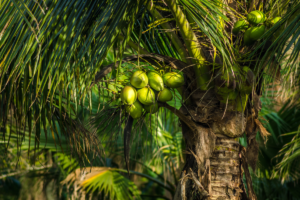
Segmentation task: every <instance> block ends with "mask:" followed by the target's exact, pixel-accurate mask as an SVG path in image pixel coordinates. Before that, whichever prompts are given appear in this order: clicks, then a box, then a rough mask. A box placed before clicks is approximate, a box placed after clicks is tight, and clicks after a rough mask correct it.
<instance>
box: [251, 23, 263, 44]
mask: <svg viewBox="0 0 300 200" xmlns="http://www.w3.org/2000/svg"><path fill="white" fill-rule="evenodd" d="M265 31H266V27H265V26H264V25H261V26H258V27H252V28H250V38H251V40H254V41H255V40H258V39H260V37H261V36H262V35H263V34H264V33H265Z"/></svg>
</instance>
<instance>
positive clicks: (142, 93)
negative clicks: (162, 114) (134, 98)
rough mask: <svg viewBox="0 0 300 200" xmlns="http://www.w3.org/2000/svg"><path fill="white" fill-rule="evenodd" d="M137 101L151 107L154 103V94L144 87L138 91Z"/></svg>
mask: <svg viewBox="0 0 300 200" xmlns="http://www.w3.org/2000/svg"><path fill="white" fill-rule="evenodd" d="M137 93H138V99H139V101H140V102H141V103H142V104H144V105H151V104H154V102H155V93H154V92H153V90H152V89H151V88H148V87H145V88H142V89H139V90H138V92H137Z"/></svg>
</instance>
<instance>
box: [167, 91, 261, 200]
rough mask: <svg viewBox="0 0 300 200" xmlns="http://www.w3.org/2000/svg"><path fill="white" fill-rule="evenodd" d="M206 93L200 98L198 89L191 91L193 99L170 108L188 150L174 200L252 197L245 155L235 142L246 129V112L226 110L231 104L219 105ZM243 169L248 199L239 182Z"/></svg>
mask: <svg viewBox="0 0 300 200" xmlns="http://www.w3.org/2000/svg"><path fill="white" fill-rule="evenodd" d="M206 95H207V96H206V98H204V97H203V95H201V93H200V92H199V93H197V94H194V95H192V98H193V100H194V101H193V102H191V103H190V104H189V105H184V106H183V107H182V108H181V109H180V110H174V109H173V113H175V114H176V115H177V116H178V117H179V118H180V120H181V123H182V133H183V136H184V138H185V142H186V151H187V152H188V153H187V155H186V163H185V166H184V167H183V169H182V171H183V172H184V173H182V176H181V181H180V182H179V184H178V186H177V189H176V193H175V197H174V199H175V200H182V199H186V200H206V199H210V200H222V199H224V200H225V199H226V200H227V199H230V200H241V199H243V200H244V199H245V200H247V199H251V200H256V196H255V194H254V192H253V188H252V185H251V184H252V182H251V177H250V173H249V171H248V164H247V158H246V155H247V154H246V151H245V149H244V148H241V147H240V144H239V142H238V138H239V137H240V136H242V134H243V133H244V132H245V131H246V125H247V123H248V122H247V116H245V113H246V112H245V113H241V112H236V111H232V110H231V109H230V110H231V111H228V110H227V111H226V108H227V109H229V108H230V106H231V105H227V106H226V108H225V107H224V105H222V104H219V103H218V100H217V99H216V97H215V96H214V94H213V92H212V93H211V94H207V93H206ZM199 99H201V101H199ZM209 102H210V103H209ZM164 107H166V108H168V106H164ZM168 109H170V110H172V109H171V108H168ZM254 115H255V112H254V111H253V112H252V116H254ZM254 118H255V116H254ZM248 119H250V118H248ZM246 132H247V131H246ZM255 148H257V146H255ZM242 151H243V152H242ZM243 168H245V169H244V170H243ZM243 172H245V173H246V174H245V175H246V177H247V187H248V189H249V191H248V193H249V198H248V197H247V195H246V192H245V187H244V185H243V182H242V175H243Z"/></svg>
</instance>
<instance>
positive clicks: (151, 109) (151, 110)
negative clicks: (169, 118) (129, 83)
mask: <svg viewBox="0 0 300 200" xmlns="http://www.w3.org/2000/svg"><path fill="white" fill-rule="evenodd" d="M144 109H145V110H146V111H147V112H148V113H151V114H154V113H156V112H157V111H158V104H157V103H155V104H151V105H145V106H144Z"/></svg>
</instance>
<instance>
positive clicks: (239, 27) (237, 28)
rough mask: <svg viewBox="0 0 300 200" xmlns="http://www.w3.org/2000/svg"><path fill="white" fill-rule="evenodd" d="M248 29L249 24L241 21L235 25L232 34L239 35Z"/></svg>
mask: <svg viewBox="0 0 300 200" xmlns="http://www.w3.org/2000/svg"><path fill="white" fill-rule="evenodd" d="M248 27H249V25H248V22H247V21H246V20H244V19H240V20H239V21H237V22H236V23H235V24H234V26H233V29H232V32H233V34H238V33H239V32H240V31H241V30H246V29H247V28H248Z"/></svg>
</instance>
